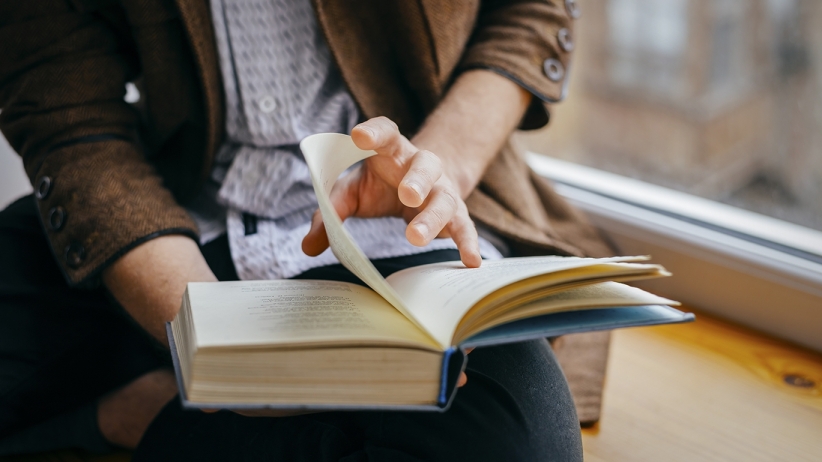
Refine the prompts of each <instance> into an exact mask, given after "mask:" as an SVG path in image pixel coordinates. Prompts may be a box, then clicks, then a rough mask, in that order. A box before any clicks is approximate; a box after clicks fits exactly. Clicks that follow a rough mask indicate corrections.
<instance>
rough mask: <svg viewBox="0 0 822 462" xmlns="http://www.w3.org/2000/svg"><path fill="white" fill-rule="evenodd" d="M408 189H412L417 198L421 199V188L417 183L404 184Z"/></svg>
mask: <svg viewBox="0 0 822 462" xmlns="http://www.w3.org/2000/svg"><path fill="white" fill-rule="evenodd" d="M406 185H408V187H409V188H411V189H413V190H414V192H415V193H417V197H419V198H420V199H422V188H420V185H418V184H417V183H406Z"/></svg>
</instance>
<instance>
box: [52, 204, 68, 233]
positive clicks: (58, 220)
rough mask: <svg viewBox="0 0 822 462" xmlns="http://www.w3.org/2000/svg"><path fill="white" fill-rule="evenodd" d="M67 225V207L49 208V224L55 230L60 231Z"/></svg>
mask: <svg viewBox="0 0 822 462" xmlns="http://www.w3.org/2000/svg"><path fill="white" fill-rule="evenodd" d="M65 225H66V209H64V208H63V207H60V206H59V205H58V206H57V207H54V208H52V209H51V210H49V226H51V229H53V230H55V231H60V230H61V229H63V226H65Z"/></svg>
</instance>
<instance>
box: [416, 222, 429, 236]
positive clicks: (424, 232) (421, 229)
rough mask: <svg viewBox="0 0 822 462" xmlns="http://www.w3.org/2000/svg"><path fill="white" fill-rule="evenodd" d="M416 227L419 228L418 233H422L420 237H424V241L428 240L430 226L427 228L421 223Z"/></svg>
mask: <svg viewBox="0 0 822 462" xmlns="http://www.w3.org/2000/svg"><path fill="white" fill-rule="evenodd" d="M414 227H415V228H417V232H418V233H420V236H422V237H423V239H426V238H428V226H425V225H424V224H422V223H419V224H416V225H414Z"/></svg>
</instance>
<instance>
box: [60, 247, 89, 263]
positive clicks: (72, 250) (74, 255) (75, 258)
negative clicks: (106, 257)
mask: <svg viewBox="0 0 822 462" xmlns="http://www.w3.org/2000/svg"><path fill="white" fill-rule="evenodd" d="M64 257H65V259H66V265H68V266H69V267H70V268H77V267H79V266H80V265H82V264H83V260H85V259H86V249H85V247H83V246H82V245H80V243H79V242H72V243H71V244H69V245H67V246H66V252H65V255H64Z"/></svg>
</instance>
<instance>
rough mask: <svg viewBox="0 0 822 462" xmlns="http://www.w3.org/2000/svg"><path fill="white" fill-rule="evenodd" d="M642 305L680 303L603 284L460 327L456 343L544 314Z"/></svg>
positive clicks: (557, 294) (611, 283) (581, 288)
mask: <svg viewBox="0 0 822 462" xmlns="http://www.w3.org/2000/svg"><path fill="white" fill-rule="evenodd" d="M640 305H674V306H678V305H679V302H677V301H674V300H669V299H667V298H663V297H660V296H657V295H654V294H651V293H649V292H646V291H644V290H642V289H639V288H636V287H631V286H628V285H625V284H622V283H619V282H613V281H608V282H600V283H596V284H590V285H586V286H582V287H576V288H573V289H566V290H563V291H561V292H557V293H555V294H552V295H549V296H547V297H543V298H540V299H539V300H536V301H533V302H530V303H526V304H523V305H520V306H517V307H516V308H515V309H512V310H510V311H509V312H507V313H504V314H502V315H501V316H494V317H488V318H487V319H485V320H484V321H480V322H476V323H472V325H469V326H460V327H459V329H458V331H457V332H456V334H455V338H454V341H455V343H458V344H459V343H460V342H462V341H463V340H464V339H465V338H467V337H471V336H472V335H474V334H477V333H479V332H481V331H484V330H487V329H490V328H492V327H494V326H498V325H500V324H505V323H508V322H512V321H517V320H520V319H525V318H530V317H535V316H541V315H544V314H550V313H559V312H561V311H573V310H583V309H592V308H598V309H602V308H613V307H618V306H640Z"/></svg>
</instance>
